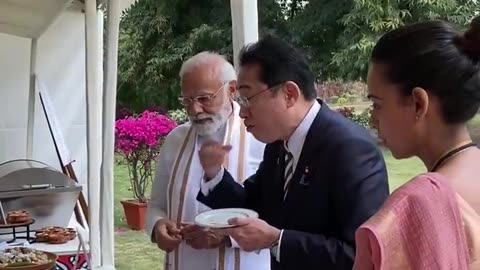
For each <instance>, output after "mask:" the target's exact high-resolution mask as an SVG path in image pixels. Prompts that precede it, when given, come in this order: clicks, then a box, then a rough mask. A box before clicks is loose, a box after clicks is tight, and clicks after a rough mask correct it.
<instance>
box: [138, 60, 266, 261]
mask: <svg viewBox="0 0 480 270" xmlns="http://www.w3.org/2000/svg"><path fill="white" fill-rule="evenodd" d="M180 80H181V96H180V97H179V100H180V103H181V104H182V105H183V106H185V108H186V110H187V113H188V116H189V119H190V121H189V122H188V123H185V124H183V125H180V126H178V127H177V128H175V129H174V130H173V131H172V132H171V133H170V134H169V135H168V136H167V138H166V139H165V142H164V144H163V146H162V149H161V151H160V156H159V159H158V162H157V168H156V174H155V179H154V183H153V187H152V192H151V199H150V201H149V202H148V208H147V218H146V223H147V224H146V232H147V234H148V235H149V236H150V237H151V240H152V242H154V243H156V244H157V245H158V247H159V248H160V249H162V250H164V251H166V252H167V256H166V264H165V265H166V266H165V270H197V269H198V270H212V269H216V270H250V269H257V270H267V269H270V255H269V251H268V250H262V251H260V252H245V251H242V250H240V248H239V246H238V244H237V243H235V241H234V240H233V239H231V238H228V237H225V236H218V235H216V234H214V233H213V232H212V231H210V230H208V229H205V228H201V227H198V226H196V225H194V224H193V221H194V217H195V216H196V215H197V214H199V213H201V212H204V211H206V210H209V209H210V208H208V207H207V206H206V205H204V204H202V203H200V202H198V201H197V200H196V196H197V194H198V192H199V190H200V186H201V181H202V177H203V175H204V172H203V169H202V166H201V164H200V160H199V157H198V151H199V149H200V146H201V145H202V144H203V143H205V142H209V141H212V140H214V141H217V142H219V143H222V144H223V145H229V148H230V147H231V149H230V151H229V155H228V157H227V158H226V159H225V161H224V167H225V168H228V170H229V171H231V172H235V174H236V175H235V178H236V179H237V181H242V179H245V177H246V176H249V175H251V174H253V173H254V172H255V171H256V170H257V168H258V166H259V164H260V162H261V160H262V158H263V151H264V147H265V145H264V144H263V143H261V142H259V141H257V140H256V139H255V138H254V137H253V136H252V135H251V134H250V133H248V132H246V127H245V125H244V124H243V120H242V119H241V118H240V117H239V111H240V107H239V105H238V104H237V103H236V102H235V101H234V100H233V98H234V96H235V92H236V87H237V86H236V72H235V69H234V68H233V66H232V65H231V64H230V63H229V62H228V61H227V60H226V59H225V58H224V57H223V56H221V55H218V54H215V53H211V52H202V53H199V54H197V55H195V56H193V57H192V58H190V59H188V60H187V61H186V62H185V63H184V64H183V65H182V68H181V70H180Z"/></svg>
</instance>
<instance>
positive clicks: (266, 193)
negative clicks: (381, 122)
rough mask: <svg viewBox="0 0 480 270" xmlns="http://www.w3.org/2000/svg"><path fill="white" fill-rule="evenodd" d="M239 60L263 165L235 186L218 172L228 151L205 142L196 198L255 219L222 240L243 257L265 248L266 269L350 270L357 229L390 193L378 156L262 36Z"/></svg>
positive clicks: (281, 45)
mask: <svg viewBox="0 0 480 270" xmlns="http://www.w3.org/2000/svg"><path fill="white" fill-rule="evenodd" d="M239 59H240V66H241V67H240V71H239V77H238V91H239V95H240V96H239V98H238V102H239V104H240V105H241V111H240V116H241V117H242V118H244V121H245V125H246V126H247V130H248V131H249V132H251V133H252V134H253V135H254V136H255V137H256V138H257V139H258V140H260V141H262V142H265V143H266V144H267V145H266V148H265V153H264V157H263V161H262V163H261V165H260V167H259V168H258V170H257V172H256V174H255V175H253V176H251V177H249V178H248V179H247V180H245V182H244V183H243V185H241V184H239V183H236V182H235V181H234V180H233V178H232V176H231V175H230V172H228V171H227V170H225V169H224V168H223V167H222V163H223V161H224V158H225V156H226V155H227V154H228V151H229V149H230V148H229V146H228V145H220V144H218V143H216V142H208V143H205V144H204V145H203V146H202V148H201V149H200V152H199V157H200V162H201V164H202V166H203V168H204V170H205V175H204V179H205V180H204V181H203V183H202V186H201V190H200V192H199V194H198V197H197V199H198V200H199V201H201V202H203V203H204V204H206V205H208V206H209V207H211V208H228V207H244V208H250V209H253V210H255V211H257V212H258V213H259V216H260V219H255V218H249V219H236V220H232V221H231V223H232V224H234V225H237V226H236V227H234V228H231V229H224V230H223V231H222V233H224V234H227V235H230V236H231V237H232V238H233V239H234V240H235V241H236V242H237V243H238V244H239V245H240V247H242V248H243V249H245V250H247V251H251V250H260V249H264V248H270V251H271V255H272V260H271V261H272V269H291V270H297V269H302V270H307V269H312V270H313V269H352V266H353V259H354V253H355V251H354V246H355V244H354V239H355V237H354V235H355V230H356V229H357V228H358V227H359V226H360V225H361V224H362V223H363V222H365V221H366V220H367V219H368V218H370V217H371V216H372V215H373V214H374V213H375V212H376V211H377V210H378V209H379V208H380V207H381V206H382V204H383V202H384V200H385V199H386V198H387V196H388V192H389V191H388V181H387V172H386V169H385V163H384V160H383V158H382V155H381V152H380V151H379V149H378V148H377V146H376V143H375V142H374V140H373V139H372V138H371V136H370V135H369V133H368V132H367V131H366V130H365V129H363V128H361V127H359V126H357V125H356V124H354V123H353V122H350V121H349V120H347V119H346V118H344V117H343V116H341V115H340V114H339V113H337V112H334V111H332V110H330V109H329V108H328V106H327V104H325V103H323V102H322V101H317V100H316V91H315V87H314V76H313V73H312V72H311V70H310V68H309V66H308V64H307V61H306V59H305V57H304V56H303V55H302V54H300V53H299V52H297V51H296V50H295V48H293V47H291V46H290V45H289V44H287V43H285V42H283V41H281V40H279V39H275V38H272V37H267V38H264V39H262V40H260V41H258V42H257V43H254V44H251V45H249V46H246V47H245V48H244V49H243V50H242V52H241V54H240V57H239ZM232 173H235V172H232Z"/></svg>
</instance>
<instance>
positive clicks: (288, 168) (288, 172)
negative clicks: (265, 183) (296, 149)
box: [283, 149, 293, 199]
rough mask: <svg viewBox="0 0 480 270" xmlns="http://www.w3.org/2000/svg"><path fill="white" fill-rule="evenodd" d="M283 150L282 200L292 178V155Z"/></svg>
mask: <svg viewBox="0 0 480 270" xmlns="http://www.w3.org/2000/svg"><path fill="white" fill-rule="evenodd" d="M285 150H286V151H285V184H283V192H284V196H283V199H285V197H286V196H287V192H288V185H289V184H290V180H292V176H293V155H292V153H290V152H289V151H288V150H287V149H285Z"/></svg>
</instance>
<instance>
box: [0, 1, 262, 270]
mask: <svg viewBox="0 0 480 270" xmlns="http://www.w3.org/2000/svg"><path fill="white" fill-rule="evenodd" d="M132 2H134V0H41V1H39V0H2V1H0V34H1V33H3V34H6V35H10V36H16V37H21V38H26V39H29V40H30V50H29V53H30V57H29V62H30V65H29V70H28V71H27V73H28V74H29V76H26V77H24V78H28V81H29V83H28V84H26V85H28V91H27V93H28V94H27V95H26V97H27V98H26V99H27V100H23V101H22V100H20V102H24V103H27V102H28V106H27V107H26V108H27V110H28V112H27V117H26V119H27V121H26V122H27V123H26V128H25V132H24V133H26V134H25V136H16V137H18V138H24V139H26V141H23V143H22V141H21V140H20V141H18V140H17V141H18V143H20V144H25V145H26V146H25V147H20V149H24V150H25V151H24V152H23V153H17V155H19V156H23V157H24V158H25V157H26V158H35V159H38V160H42V159H48V158H46V157H45V156H44V152H45V151H42V150H44V149H42V148H41V147H39V145H42V144H45V141H42V139H48V137H43V138H42V136H41V130H40V129H39V128H38V123H37V122H39V121H41V120H43V118H41V114H42V112H41V110H39V109H38V107H39V105H38V91H39V90H38V89H37V87H38V82H37V79H38V78H37V75H38V74H39V73H41V69H42V68H43V67H44V66H49V65H48V64H46V65H44V64H43V63H44V62H46V63H50V62H51V61H53V62H54V61H55V60H56V59H49V58H48V57H46V59H43V58H42V57H43V56H42V53H41V52H40V53H39V40H40V39H41V38H42V36H43V35H45V33H46V32H47V31H51V28H52V27H61V26H62V25H60V23H58V25H56V20H59V19H58V18H59V17H62V16H63V15H62V14H64V13H66V12H70V13H75V14H74V15H72V16H76V18H77V19H78V16H79V15H80V14H81V16H82V18H83V19H81V21H83V24H84V25H82V26H83V27H80V28H75V27H72V29H69V28H66V30H67V32H71V31H74V33H73V35H75V36H78V35H82V36H83V38H82V40H83V42H84V44H83V45H82V46H79V47H80V50H78V49H77V48H69V52H68V53H69V55H68V57H67V59H71V60H72V61H73V59H76V58H77V57H78V56H80V57H82V56H84V61H83V64H82V65H81V67H80V68H79V69H80V71H79V72H80V73H82V74H84V76H81V77H80V78H77V80H78V81H75V82H73V84H77V85H80V88H83V85H85V87H84V88H83V89H84V90H85V96H84V98H81V99H67V100H66V102H67V104H66V107H65V108H66V109H68V108H69V107H72V106H73V104H76V105H80V106H84V107H85V108H86V109H85V110H84V112H85V114H86V118H85V125H84V128H83V129H80V131H84V132H85V133H81V134H80V135H79V137H77V138H76V139H75V140H72V141H70V142H67V143H66V144H67V147H68V148H74V147H75V146H76V144H79V142H78V140H83V139H85V138H86V147H85V148H86V149H80V150H78V151H73V152H74V154H73V156H74V157H75V158H77V159H78V157H77V156H78V155H81V154H78V153H79V152H82V151H83V150H85V152H86V154H85V155H84V156H85V157H86V161H84V163H85V167H86V170H82V168H81V166H79V167H80V168H76V169H77V171H79V176H80V177H79V178H80V182H82V179H81V178H86V181H83V182H84V183H86V190H85V191H86V193H87V194H88V205H89V234H90V235H89V246H90V253H91V264H92V267H93V268H94V269H115V267H114V224H113V203H114V201H113V194H114V189H113V165H114V156H113V153H114V152H113V150H114V148H113V146H114V121H115V100H116V79H117V52H118V34H119V22H120V15H121V10H122V9H123V8H125V7H128V6H129V5H130V4H131V3H132ZM100 4H104V5H105V6H106V7H107V8H106V17H107V25H106V28H104V27H103V22H104V20H103V19H104V14H103V11H101V10H99V9H98V7H99V6H100ZM230 4H231V15H232V29H233V31H232V32H233V48H234V55H235V60H234V62H235V64H236V62H237V55H238V52H239V50H240V48H241V47H242V46H243V45H244V44H246V43H250V42H254V41H256V40H257V39H258V19H257V0H231V1H230ZM61 19H62V20H69V17H67V18H65V17H62V18H61ZM78 22H80V21H78V20H77V21H76V24H78ZM63 23H65V22H64V21H62V24H63ZM52 25H54V26H52ZM59 25H60V26H59ZM67 25H69V24H67ZM71 25H75V23H72V24H71ZM69 26H70V25H69ZM76 26H78V25H76ZM55 29H57V28H55ZM79 29H80V30H79ZM104 29H106V30H105V31H107V32H106V39H105V42H106V44H105V46H104V44H103V42H104V38H103V37H104V33H103V31H104ZM69 30H71V31H69ZM70 34H72V33H70ZM1 37H2V36H0V40H1ZM42 42H44V43H46V44H43V43H42V46H44V47H48V46H51V45H52V44H48V43H49V42H48V41H44V40H42ZM60 42H63V41H62V39H61V38H60ZM57 45H58V44H57ZM64 46H66V45H64ZM60 47H62V45H60ZM2 48H3V47H2V46H1V43H0V50H1V49H2ZM11 48H15V46H11ZM42 48H43V47H42ZM43 51H44V50H43V49H42V52H43ZM39 59H41V60H42V61H43V62H42V66H40V65H39V64H38V60H39ZM1 64H2V63H1V62H0V73H1V71H2V69H1ZM8 65H9V63H7V64H5V66H8ZM4 68H5V69H7V68H8V67H4ZM83 71H84V73H83ZM53 73H55V72H53ZM55 75H56V74H53V75H52V76H51V77H52V80H55V79H56V77H55ZM2 79H3V80H7V82H8V80H9V79H10V78H2V77H0V80H2ZM14 79H18V78H13V79H12V80H14ZM18 80H20V79H18ZM4 85H5V84H4ZM8 91H10V92H13V91H16V90H11V89H8V84H7V86H2V84H0V93H4V92H8ZM65 91H67V89H60V92H65ZM64 95H65V94H64ZM2 96H3V94H2ZM66 96H70V94H66ZM53 98H54V99H55V96H54V97H53ZM0 100H1V99H0ZM7 102H9V101H7ZM65 108H64V109H65ZM60 111H61V110H60ZM5 115H6V114H5ZM16 121H17V122H18V121H21V120H18V119H17V120H16ZM64 124H65V123H64ZM67 125H70V123H67ZM2 128H3V122H2V121H0V135H2V134H1V133H2V131H3V130H2ZM77 133H78V132H77ZM0 138H1V136H0ZM39 138H40V139H39ZM4 143H6V140H5V141H4ZM47 145H48V144H47ZM17 148H18V147H17ZM36 149H37V150H36ZM5 153H6V154H4V155H5V156H1V155H0V162H2V161H4V160H1V159H2V158H3V159H11V158H13V157H10V156H8V151H5ZM49 161H51V160H49ZM69 161H70V160H65V162H69ZM83 171H86V173H85V172H83Z"/></svg>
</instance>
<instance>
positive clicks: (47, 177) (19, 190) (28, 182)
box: [0, 160, 82, 233]
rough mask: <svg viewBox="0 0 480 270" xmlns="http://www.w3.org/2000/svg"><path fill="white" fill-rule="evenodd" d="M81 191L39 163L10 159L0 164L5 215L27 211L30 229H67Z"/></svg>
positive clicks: (66, 178)
mask: <svg viewBox="0 0 480 270" xmlns="http://www.w3.org/2000/svg"><path fill="white" fill-rule="evenodd" d="M81 190H82V186H81V185H79V184H78V183H76V182H75V181H74V180H72V179H70V178H69V177H67V176H66V175H65V174H63V173H62V172H60V171H58V170H56V169H54V168H52V167H51V166H49V165H47V164H45V163H42V162H39V161H35V160H12V161H8V162H5V163H3V164H0V202H1V204H2V206H3V210H4V212H5V214H6V213H7V212H9V211H15V210H26V211H28V212H29V213H30V215H31V216H32V218H33V219H35V223H34V224H32V225H31V226H30V229H31V230H37V229H40V228H43V227H48V226H61V227H66V226H68V223H69V221H70V218H71V217H72V215H73V210H74V207H75V204H76V202H77V199H78V196H79V194H80V191H81ZM0 233H4V232H3V231H2V230H0Z"/></svg>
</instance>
